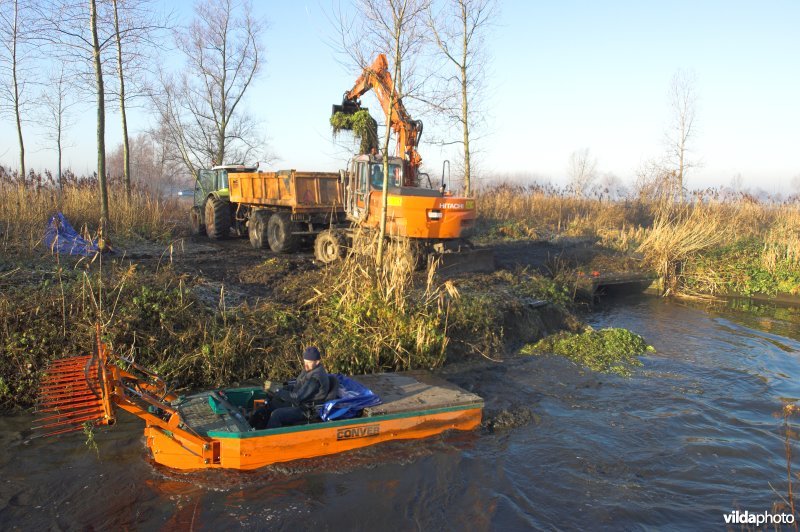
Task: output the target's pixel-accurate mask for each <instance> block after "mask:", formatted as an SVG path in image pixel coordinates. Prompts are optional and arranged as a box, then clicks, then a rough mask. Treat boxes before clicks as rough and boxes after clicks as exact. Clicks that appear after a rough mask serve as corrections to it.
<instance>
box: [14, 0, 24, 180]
mask: <svg viewBox="0 0 800 532" xmlns="http://www.w3.org/2000/svg"><path fill="white" fill-rule="evenodd" d="M18 24H19V0H15V1H14V28H13V30H12V36H11V81H12V84H13V85H14V87H13V88H14V118H15V119H16V123H17V140H18V141H19V173H20V177H21V178H22V179H21V180H20V183H22V187H23V188H24V187H25V177H26V175H25V142H24V141H23V140H22V119H21V118H20V113H19V83H18V82H17V41H19V25H18Z"/></svg>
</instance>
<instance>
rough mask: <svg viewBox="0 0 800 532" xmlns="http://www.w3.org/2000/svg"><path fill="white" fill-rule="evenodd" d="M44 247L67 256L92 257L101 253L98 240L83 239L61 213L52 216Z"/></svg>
mask: <svg viewBox="0 0 800 532" xmlns="http://www.w3.org/2000/svg"><path fill="white" fill-rule="evenodd" d="M44 245H45V246H47V248H48V249H50V250H51V251H52V252H53V253H65V254H67V255H83V256H84V257H91V256H93V255H94V254H95V253H99V252H100V248H99V247H98V246H97V239H95V240H92V241H88V240H86V239H85V238H83V237H82V236H81V235H79V234H78V232H77V231H76V230H75V229H74V228H73V227H72V226H71V225H70V223H69V222H68V221H67V219H66V218H65V217H64V215H63V214H61V213H60V212H57V213H55V214H54V215H53V216H51V217H50V220H49V221H48V222H47V227H46V228H45V230H44Z"/></svg>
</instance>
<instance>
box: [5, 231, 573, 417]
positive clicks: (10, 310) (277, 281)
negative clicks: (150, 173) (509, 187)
mask: <svg viewBox="0 0 800 532" xmlns="http://www.w3.org/2000/svg"><path fill="white" fill-rule="evenodd" d="M9 262H10V261H9ZM6 266H8V267H5V266H4V270H5V272H4V273H3V274H2V277H0V284H2V287H3V290H2V293H0V331H2V335H0V350H2V352H3V354H4V356H3V357H2V359H1V360H0V408H2V409H4V410H8V409H13V408H19V407H26V406H28V405H30V404H32V402H33V400H34V396H35V390H36V387H37V383H38V381H39V378H40V377H41V375H42V372H43V371H44V369H45V367H46V365H47V363H48V362H49V361H50V360H52V359H55V358H60V357H64V356H70V355H75V354H81V353H85V352H86V351H87V350H88V349H89V346H90V345H91V344H92V331H93V328H94V324H95V322H96V321H98V319H99V320H100V321H101V322H102V323H103V324H104V333H103V334H104V339H105V341H107V342H108V343H109V344H110V345H111V346H112V348H113V349H114V350H115V351H116V352H118V353H125V354H126V356H131V357H133V358H134V359H135V360H136V361H137V362H138V363H139V364H141V365H144V366H146V367H150V368H152V369H154V370H155V371H157V372H158V373H159V374H161V375H162V376H163V377H164V378H165V379H167V380H168V381H169V382H170V383H172V384H173V385H174V386H175V387H176V388H177V389H191V388H207V387H217V386H222V385H232V384H235V383H237V382H242V381H246V380H251V379H256V380H263V379H267V378H268V379H273V380H284V379H287V378H290V377H291V376H293V375H294V374H296V373H297V371H298V370H299V366H300V360H299V353H301V352H302V348H303V346H305V345H312V344H317V345H320V346H321V347H322V348H323V349H324V350H326V352H327V353H326V360H327V362H326V365H327V366H328V369H329V370H330V371H333V372H336V371H339V372H342V373H346V374H360V373H371V372H377V371H401V370H407V369H418V368H425V369H435V368H437V367H441V366H442V365H443V364H445V363H451V362H456V361H462V360H469V359H471V358H479V359H492V360H499V359H502V358H504V357H505V356H506V355H507V354H508V353H512V352H514V350H516V349H517V348H518V347H519V346H521V345H523V344H525V343H529V342H532V341H535V340H537V339H539V338H542V337H543V336H545V335H547V334H550V333H552V332H555V331H558V330H563V329H568V330H575V329H577V328H579V327H580V322H579V320H578V319H577V318H576V317H575V316H574V315H573V314H572V312H571V311H570V310H569V308H568V307H569V294H568V289H566V288H565V287H563V286H561V285H559V284H558V283H555V282H553V281H552V280H550V279H547V278H546V277H544V276H541V275H540V274H538V273H536V272H531V271H524V270H522V271H515V272H510V271H507V270H499V271H497V272H495V273H493V274H484V275H481V276H469V275H468V276H459V277H457V278H453V279H449V280H446V281H445V280H441V281H438V282H441V283H445V282H446V283H447V286H449V287H450V288H446V287H445V286H444V284H441V285H439V284H435V285H434V286H433V287H432V288H431V286H426V278H425V276H424V275H421V274H417V275H416V278H415V279H412V280H410V281H409V282H410V283H411V284H410V285H409V287H408V289H407V293H404V294H403V295H402V299H401V300H400V299H397V298H396V296H395V295H392V294H391V293H390V294H389V295H388V296H387V295H386V294H383V295H381V294H382V293H380V292H369V293H364V290H363V288H360V287H363V286H364V285H363V284H359V283H360V282H359V281H356V286H357V287H359V288H358V289H357V291H356V295H355V296H353V294H350V295H348V294H347V293H345V291H346V290H347V289H346V288H345V289H342V290H345V291H342V290H340V289H338V288H336V287H337V286H338V285H337V284H338V283H340V282H342V279H343V278H345V277H346V276H347V272H345V271H344V270H343V269H342V267H341V266H334V267H327V268H323V267H320V266H318V265H316V264H315V263H314V262H313V261H312V260H310V258H309V257H306V256H304V255H303V254H299V255H290V256H277V255H274V254H271V253H265V252H263V251H260V250H254V249H252V248H250V247H249V245H248V244H247V243H246V242H245V241H242V240H233V241H229V242H215V243H209V242H207V241H205V242H202V241H193V240H191V239H189V240H185V241H183V242H181V243H175V244H173V245H170V246H167V247H166V248H162V247H160V246H157V245H153V244H147V245H145V246H139V247H138V248H133V249H129V250H122V249H121V248H120V251H119V252H118V253H117V254H116V255H112V256H105V257H103V258H102V260H100V259H98V260H95V261H90V260H87V259H77V258H70V257H60V258H56V257H52V256H49V255H45V254H42V255H41V256H39V257H38V258H35V259H26V260H20V261H18V262H16V263H14V264H10V263H9V264H6ZM438 282H437V283H438ZM354 297H355V299H354ZM348 298H349V299H348Z"/></svg>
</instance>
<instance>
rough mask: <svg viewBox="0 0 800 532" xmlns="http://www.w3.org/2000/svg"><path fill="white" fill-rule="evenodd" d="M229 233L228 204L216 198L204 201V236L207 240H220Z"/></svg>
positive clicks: (229, 214) (229, 211)
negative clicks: (206, 236) (205, 235)
mask: <svg viewBox="0 0 800 532" xmlns="http://www.w3.org/2000/svg"><path fill="white" fill-rule="evenodd" d="M230 232H231V210H230V204H229V203H228V202H227V201H223V200H221V199H219V198H217V197H216V196H211V197H210V198H208V201H206V234H207V235H208V238H211V239H214V240H221V239H223V238H228V235H229V233H230Z"/></svg>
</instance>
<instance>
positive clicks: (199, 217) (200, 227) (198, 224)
mask: <svg viewBox="0 0 800 532" xmlns="http://www.w3.org/2000/svg"><path fill="white" fill-rule="evenodd" d="M189 232H190V233H191V234H192V235H204V234H206V226H205V225H204V224H203V211H201V210H200V207H192V208H191V209H190V210H189Z"/></svg>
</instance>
